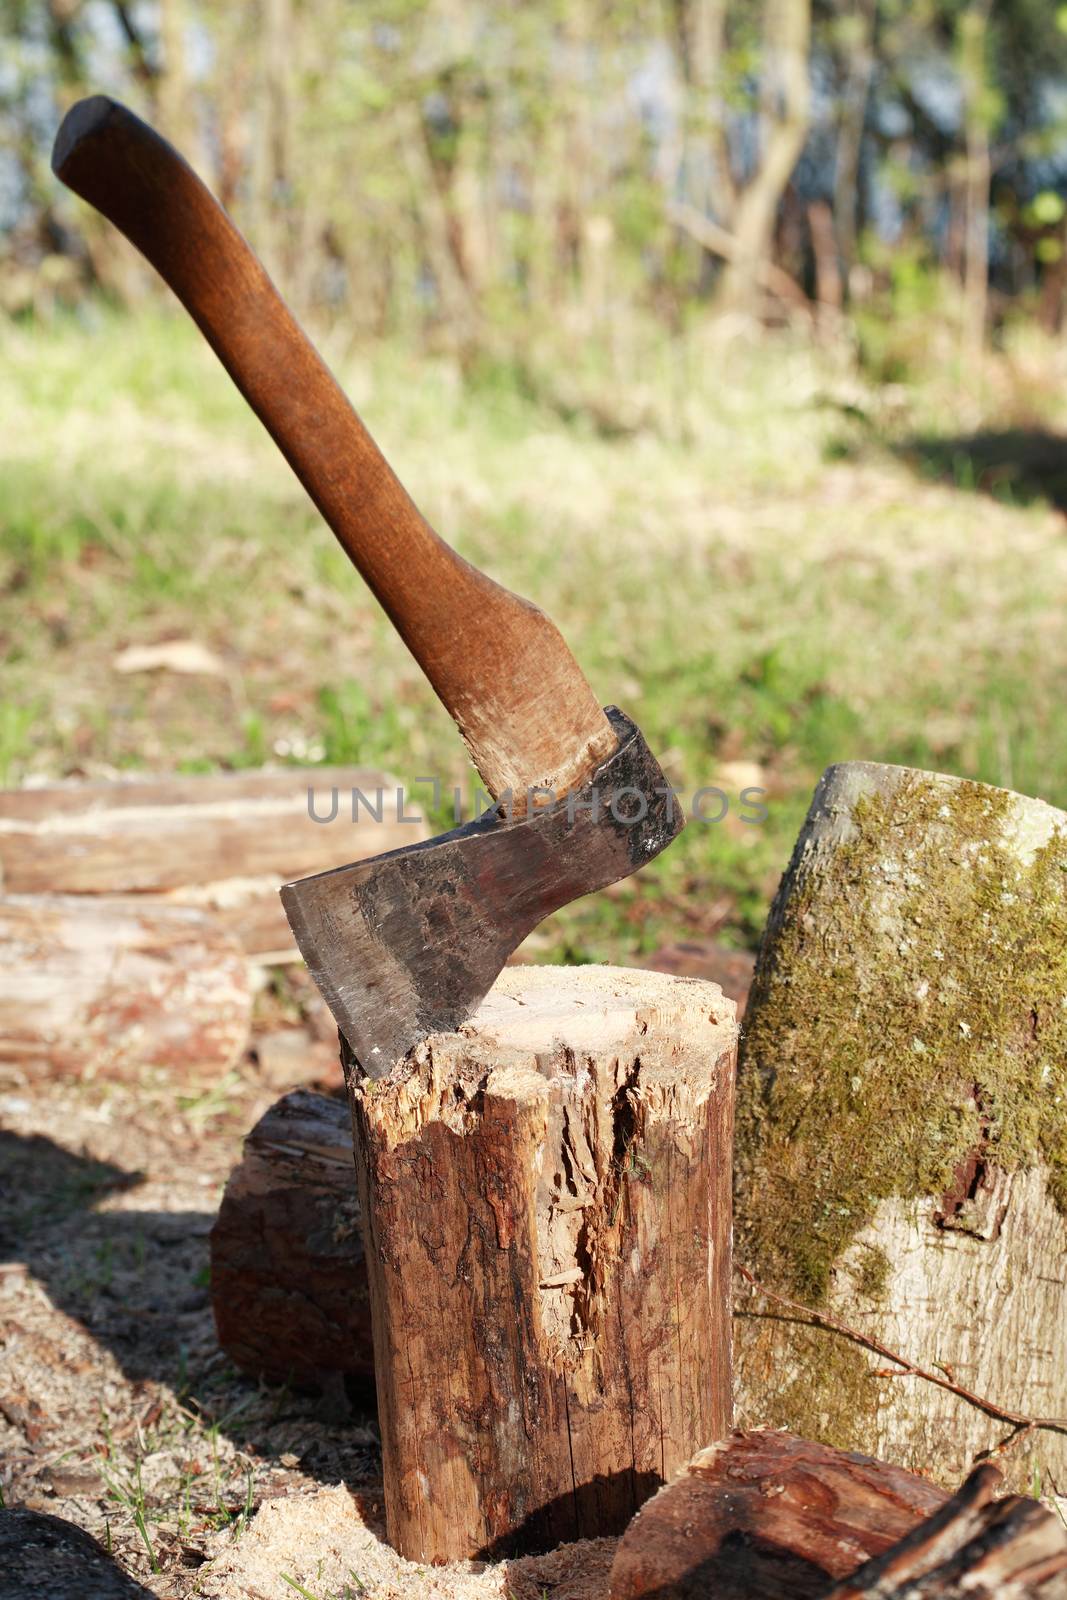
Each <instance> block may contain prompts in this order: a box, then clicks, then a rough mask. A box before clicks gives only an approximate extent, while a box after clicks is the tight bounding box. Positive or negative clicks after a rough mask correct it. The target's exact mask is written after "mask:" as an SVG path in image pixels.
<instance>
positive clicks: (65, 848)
mask: <svg viewBox="0 0 1067 1600" xmlns="http://www.w3.org/2000/svg"><path fill="white" fill-rule="evenodd" d="M309 789H310V790H311V791H312V795H313V800H312V803H311V806H310V808H309V801H308V791H309ZM353 791H358V792H359V793H358V795H357V797H356V799H355V802H353ZM335 796H336V817H334V819H333V820H332V821H327V820H326V819H327V818H329V817H330V815H331V812H332V811H333V809H334V799H335ZM360 796H362V797H363V798H360ZM353 804H354V805H355V812H356V815H355V817H353ZM372 808H373V809H372ZM312 813H313V815H312ZM379 813H380V820H378V814H379ZM403 816H404V818H405V820H404V821H401V820H400V811H399V809H398V805H397V780H396V779H395V778H391V777H388V776H386V775H384V774H382V773H380V772H371V771H367V770H364V769H362V768H354V767H310V768H306V769H300V768H296V767H291V768H285V769H284V770H282V771H276V772H244V773H219V774H212V775H205V776H202V777H172V778H156V779H131V780H125V781H123V782H121V783H64V784H57V785H53V786H50V787H44V788H39V789H9V790H0V887H2V888H3V890H4V892H5V893H6V894H84V895H98V894H126V893H131V894H132V893H136V894H139V895H153V896H155V895H161V896H166V897H167V898H168V899H170V900H173V901H175V902H176V903H178V904H184V905H193V906H199V907H203V908H205V909H208V910H211V911H213V912H214V914H215V916H216V918H217V919H218V923H219V925H220V927H222V928H223V929H228V930H230V931H231V932H233V933H234V934H235V935H236V937H237V938H238V939H239V940H240V942H241V944H242V945H243V947H244V949H245V950H246V951H248V952H249V953H253V954H265V953H272V954H276V955H279V956H282V957H285V956H288V955H289V954H290V953H291V954H292V956H293V957H294V958H295V955H296V947H295V945H294V944H293V940H292V936H291V934H290V932H289V927H288V924H287V923H286V920H285V915H284V913H283V911H282V908H281V905H280V903H279V900H278V893H277V891H278V885H279V884H280V883H282V882H284V881H285V880H286V879H289V878H299V877H303V876H305V875H307V874H310V873H313V872H322V871H325V870H327V869H328V868H330V867H335V866H336V865H337V863H338V862H339V861H355V860H358V859H359V858H360V857H361V856H371V855H378V854H380V853H381V852H382V851H385V850H393V849H396V848H397V847H398V846H400V845H409V844H415V843H417V842H418V841H419V840H420V839H425V838H426V837H427V831H426V825H425V823H424V821H423V818H422V815H421V812H420V811H419V809H418V807H417V806H415V805H414V804H413V803H412V802H411V801H410V800H408V801H406V802H405V805H404V810H403ZM316 818H319V819H321V820H315V819H316Z"/></svg>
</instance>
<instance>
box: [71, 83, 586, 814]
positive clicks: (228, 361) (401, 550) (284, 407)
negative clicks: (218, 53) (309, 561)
mask: <svg viewBox="0 0 1067 1600" xmlns="http://www.w3.org/2000/svg"><path fill="white" fill-rule="evenodd" d="M52 167H53V170H54V172H55V173H56V175H57V177H59V178H61V179H62V180H63V182H64V183H65V184H67V185H68V186H69V187H70V188H71V189H73V190H74V192H75V193H76V194H78V195H80V196H81V197H82V199H84V200H88V201H89V202H90V204H92V205H93V206H95V207H96V209H97V210H98V211H100V212H102V213H103V215H104V216H105V217H107V218H108V220H109V221H110V222H113V223H114V225H115V226H116V227H117V228H118V229H119V230H120V231H121V232H122V233H124V234H125V235H126V237H127V239H129V240H130V241H131V242H132V243H133V244H135V245H136V246H137V248H138V250H140V251H141V253H142V255H144V256H145V257H146V258H147V259H148V260H149V261H150V262H151V264H152V266H153V267H155V269H156V271H157V272H158V273H159V274H160V276H161V277H162V278H163V279H164V280H165V282H166V283H167V284H169V286H170V288H171V289H173V291H174V293H175V294H176V295H177V297H178V299H179V300H180V301H181V303H182V305H183V306H184V307H185V309H186V310H187V311H188V312H189V314H190V315H191V316H192V317H193V319H194V321H195V322H196V323H197V324H198V326H199V327H200V329H201V331H202V332H203V334H204V335H205V337H206V338H207V340H208V342H209V344H211V346H212V347H213V349H214V350H215V352H216V354H217V355H218V357H219V359H220V360H221V361H222V364H223V366H224V367H225V368H226V370H227V371H228V372H229V374H230V376H231V378H232V379H233V380H234V382H235V383H236V385H237V387H238V389H240V391H241V393H242V394H243V395H244V397H245V399H246V400H247V401H248V403H249V405H250V406H251V407H252V409H253V411H254V412H255V413H256V415H257V416H258V417H259V419H260V421H261V422H262V423H263V424H264V426H265V427H266V429H267V431H268V432H269V433H270V435H271V437H272V438H273V439H274V440H275V442H276V443H277V445H278V446H279V448H280V449H281V451H282V454H283V455H284V456H285V458H286V460H287V461H288V462H289V464H290V466H291V467H292V468H293V471H294V472H295V473H296V475H297V477H298V478H299V479H300V481H301V483H302V484H303V485H304V488H305V489H306V490H307V492H308V494H309V495H310V496H311V498H312V500H313V501H314V502H315V504H316V506H317V507H318V508H319V510H320V511H321V513H322V515H323V517H324V518H325V519H326V521H327V523H328V524H329V525H330V527H331V528H332V529H333V531H334V533H335V534H336V535H337V538H338V539H339V540H340V542H341V544H342V545H343V546H344V548H345V550H346V551H347V552H348V555H349V556H350V557H351V559H352V561H353V562H354V564H355V565H356V567H357V568H358V569H359V571H360V572H361V573H362V575H363V577H364V578H365V579H366V581H367V583H368V584H369V586H370V588H371V589H372V590H373V592H374V593H375V595H376V596H377V597H378V599H379V600H380V601H381V604H382V605H383V607H384V608H385V610H386V612H387V613H388V615H389V617H390V619H391V620H392V622H393V624H394V625H395V627H396V629H397V631H398V632H399V633H400V635H401V637H402V638H403V640H404V642H405V643H406V644H407V646H408V648H409V649H410V650H411V652H412V654H413V655H414V657H415V659H416V660H417V661H418V663H419V665H420V666H421V667H422V669H423V671H424V672H425V674H426V676H427V677H428V678H429V680H430V682H431V684H432V685H433V687H434V689H435V690H436V691H437V694H438V695H439V697H440V698H441V700H442V701H443V703H444V705H445V706H446V708H447V709H448V711H449V712H450V713H451V714H452V716H453V717H454V718H455V720H456V723H457V724H458V726H459V730H460V733H461V734H462V735H463V738H464V741H465V742H466V745H467V748H468V750H469V752H470V756H471V759H472V761H473V762H474V765H475V766H476V767H477V769H478V771H479V773H480V774H481V777H482V780H483V782H484V783H485V785H486V787H487V788H488V789H489V791H490V792H491V793H492V794H493V795H494V797H499V796H500V795H501V794H503V793H505V792H506V791H508V790H511V791H513V793H514V796H515V810H516V811H519V810H521V798H520V797H521V796H522V795H523V794H524V792H525V791H526V790H527V789H528V788H530V787H531V786H533V785H544V786H545V787H547V788H550V789H553V790H554V791H556V792H557V793H559V794H563V793H569V792H570V791H571V790H572V789H574V788H577V787H578V786H579V785H580V784H581V783H582V782H583V781H584V780H586V779H587V778H588V777H589V776H590V774H591V772H592V771H593V770H594V769H595V768H596V767H597V766H598V765H599V764H600V762H601V761H602V760H604V759H605V758H606V757H607V756H608V755H609V754H610V753H611V752H612V751H613V750H614V748H615V743H616V741H615V736H614V734H613V732H612V730H611V726H610V724H609V722H608V720H607V718H606V717H605V715H604V712H603V710H602V709H601V707H600V704H599V702H598V701H597V699H596V697H595V696H594V694H593V691H592V689H591V688H590V686H589V684H588V683H587V682H586V679H585V677H584V676H583V674H582V671H581V668H580V667H579V666H578V663H577V662H576V661H575V659H574V657H573V656H572V654H571V653H570V651H569V649H568V648H567V645H566V644H565V642H564V640H563V638H562V636H561V634H560V633H559V630H558V629H557V628H556V627H555V625H554V623H552V622H551V620H550V619H549V618H548V617H546V616H545V615H544V613H543V612H541V611H539V610H538V609H537V607H536V606H532V605H530V604H529V602H528V601H526V600H522V599H520V598H519V597H518V596H517V595H513V594H511V593H510V592H509V591H508V590H507V589H503V588H501V586H500V585H499V584H497V583H494V582H493V580H492V579H491V578H488V577H486V576H485V574H484V573H481V572H479V571H478V570H477V568H475V567H472V566H471V565H470V563H469V562H467V561H464V560H463V559H462V557H460V556H458V555H457V554H456V553H455V551H453V550H452V549H451V548H450V547H449V546H448V545H447V544H445V543H444V541H443V540H442V539H440V538H438V536H437V534H435V533H434V531H433V529H432V528H431V527H430V526H429V524H428V523H427V522H425V521H424V519H423V518H422V517H421V516H420V514H419V512H418V510H417V509H416V507H415V506H414V504H413V503H412V501H411V500H410V499H409V497H408V495H407V493H406V492H405V490H404V488H403V486H402V484H401V483H400V481H399V480H398V479H397V477H396V475H395V474H394V473H393V471H392V469H391V468H390V466H389V464H388V462H387V461H386V460H385V457H384V456H383V455H382V453H381V451H380V450H379V449H378V447H377V445H376V444H375V443H374V440H373V439H372V438H371V436H370V434H369V433H368V432H367V430H366V428H365V427H364V426H363V423H362V422H361V421H360V419H359V417H358V416H357V415H356V413H355V411H354V410H353V409H352V407H351V405H350V404H349V402H348V400H347V399H346V398H345V395H344V394H343V393H342V391H341V389H340V387H339V386H338V384H337V382H336V380H335V379H334V377H333V376H332V374H331V373H330V371H329V369H328V368H327V367H326V365H325V363H324V362H323V361H322V359H321V357H320V356H319V355H318V354H317V352H316V351H315V350H314V349H313V347H312V345H311V343H310V341H309V340H308V338H307V337H306V335H305V334H304V333H303V332H302V330H301V329H300V327H299V326H298V325H297V323H296V321H295V319H294V318H293V316H292V314H291V313H290V312H289V310H288V308H287V307H286V305H285V304H284V302H283V300H282V298H281V296H280V295H279V294H278V291H277V290H276V289H275V287H274V285H273V284H272V283H271V281H270V279H269V278H268V276H267V274H266V272H265V271H264V269H263V267H262V265H261V264H260V262H259V261H258V260H257V258H256V257H255V255H254V254H253V252H252V251H251V249H250V248H249V246H248V245H247V243H246V242H245V240H244V239H243V238H242V236H241V234H240V233H239V232H238V231H237V229H236V228H235V227H234V225H233V223H232V222H231V221H230V219H229V218H228V217H227V215H226V213H225V212H224V211H223V210H222V208H221V206H220V205H219V204H218V203H217V201H216V200H215V199H214V198H213V196H212V195H211V194H210V193H209V191H208V190H207V189H206V188H205V186H204V185H203V184H202V183H201V181H200V179H199V178H198V177H197V176H196V174H195V173H194V172H193V170H192V168H191V167H190V166H189V165H188V164H187V163H186V162H185V161H184V160H183V159H182V157H181V156H180V155H179V154H178V152H177V151H176V150H175V149H174V148H173V147H172V146H171V145H170V144H168V143H167V141H166V140H165V139H163V138H161V136H160V135H159V134H158V133H156V132H155V131H154V130H153V129H152V128H150V127H148V126H147V124H145V123H144V122H142V121H141V120H140V118H138V117H136V116H134V114H133V113H132V112H131V111H129V110H127V109H126V107H125V106H121V105H118V104H116V103H115V102H114V101H112V100H108V99H106V98H105V97H104V96H102V95H94V96H93V97H92V98H91V99H88V100H82V101H80V102H79V103H78V104H77V105H75V106H74V107H73V108H72V109H71V110H70V111H69V112H68V113H67V115H66V117H65V118H64V120H63V125H62V127H61V128H60V130H59V133H58V135H57V136H56V143H55V149H54V151H53V153H52Z"/></svg>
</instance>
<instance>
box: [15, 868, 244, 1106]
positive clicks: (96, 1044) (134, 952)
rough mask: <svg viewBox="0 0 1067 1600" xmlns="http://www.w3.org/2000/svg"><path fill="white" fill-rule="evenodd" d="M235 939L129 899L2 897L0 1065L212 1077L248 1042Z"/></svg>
mask: <svg viewBox="0 0 1067 1600" xmlns="http://www.w3.org/2000/svg"><path fill="white" fill-rule="evenodd" d="M251 1009H252V999H251V990H250V987H249V980H248V964H247V961H246V958H245V955H244V953H243V951H242V950H241V948H240V946H239V945H238V944H237V941H236V940H235V939H234V938H233V937H232V936H231V935H230V934H227V933H225V932H223V931H222V930H221V929H220V928H218V927H217V926H216V925H215V923H214V921H213V919H212V918H211V917H210V916H207V915H205V914H204V913H203V912H200V911H194V910H192V909H190V908H188V907H184V906H167V905H160V904H159V903H158V902H152V901H145V900H143V899H141V898H140V897H139V896H136V895H129V896H111V895H91V896H90V895H85V896H82V895H36V894H32V895H9V896H6V897H4V896H0V1064H2V1065H5V1066H13V1067H15V1068H16V1069H18V1070H19V1071H20V1072H22V1073H24V1074H27V1075H30V1076H45V1075H47V1074H49V1073H53V1072H62V1073H70V1074H72V1075H76V1076H78V1077H83V1078H91V1077H95V1076H101V1077H130V1076H135V1075H136V1074H137V1073H138V1072H140V1071H141V1070H142V1069H143V1068H145V1067H167V1068H171V1069H173V1070H175V1071H178V1072H182V1073H195V1074H202V1075H204V1076H210V1077H213V1078H214V1077H217V1076H218V1075H219V1074H221V1073H223V1072H225V1071H226V1070H227V1069H228V1068H229V1067H231V1066H232V1065H233V1064H234V1062H235V1061H236V1060H237V1059H238V1057H239V1056H240V1054H241V1052H242V1050H243V1049H244V1047H245V1044H246V1042H247V1039H248V1029H249V1021H250V1017H251Z"/></svg>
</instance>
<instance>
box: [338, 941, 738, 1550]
mask: <svg viewBox="0 0 1067 1600" xmlns="http://www.w3.org/2000/svg"><path fill="white" fill-rule="evenodd" d="M736 1031H737V1030H736V1024H735V1022H734V1007H733V1005H732V1003H731V1002H729V1001H727V1000H725V999H724V998H723V996H722V993H721V991H720V990H719V989H718V988H717V987H715V986H714V985H712V984H707V983H702V982H699V981H697V980H692V979H683V978H671V977H667V976H664V975H662V974H659V973H646V972H636V971H632V970H627V971H622V970H616V969H612V968H604V967H582V968H578V969H576V970H573V971H572V970H565V969H562V968H547V969H540V970H539V969H535V968H530V967H519V968H512V969H509V970H506V971H505V972H504V973H502V974H501V977H500V978H499V979H498V981H497V983H496V985H495V986H494V988H493V990H492V991H491V993H490V994H489V996H488V997H487V999H486V1000H485V1002H484V1003H483V1005H482V1006H481V1008H480V1009H479V1011H478V1013H477V1014H476V1016H475V1017H474V1018H473V1019H472V1020H471V1021H470V1022H469V1023H467V1024H465V1025H464V1027H463V1028H462V1029H460V1030H459V1031H458V1032H456V1033H450V1034H438V1035H436V1036H434V1037H432V1038H430V1039H429V1040H427V1041H426V1042H425V1043H424V1044H422V1045H420V1046H418V1047H417V1049H416V1050H415V1052H413V1054H412V1056H411V1057H410V1058H409V1059H408V1060H407V1061H406V1062H402V1063H400V1064H398V1066H397V1068H395V1069H394V1072H393V1074H392V1076H391V1077H389V1078H386V1079H384V1080H380V1081H378V1082H376V1083H364V1084H362V1085H360V1084H357V1083H356V1082H355V1080H354V1079H353V1080H352V1083H351V1088H352V1104H353V1120H354V1127H355V1138H356V1152H357V1159H356V1166H357V1171H358V1172H359V1177H360V1198H361V1203H362V1207H363V1216H364V1230H365V1243H366V1256H367V1264H368V1276H369V1281H370V1292H371V1309H372V1314H373V1324H374V1354H375V1373H376V1382H377V1389H378V1414H379V1421H380V1426H381V1434H382V1448H383V1456H384V1476H385V1501H386V1521H387V1529H388V1536H389V1539H390V1541H391V1543H392V1544H393V1545H394V1546H395V1547H396V1549H397V1550H399V1551H400V1553H401V1554H402V1555H404V1556H407V1557H409V1558H412V1559H416V1560H425V1561H434V1562H438V1561H448V1560H453V1559H458V1558H463V1557H470V1556H500V1555H505V1554H510V1553H513V1552H518V1551H535V1550H541V1549H546V1548H549V1547H551V1546H552V1545H554V1544H556V1543H558V1542H560V1541H562V1540H569V1539H578V1538H584V1537H589V1536H595V1535H599V1534H607V1533H612V1532H617V1531H619V1530H620V1529H621V1528H622V1527H624V1526H625V1524H626V1522H627V1521H628V1520H629V1518H630V1517H631V1516H632V1514H633V1512H634V1511H635V1510H636V1508H637V1506H639V1505H640V1504H641V1502H642V1500H644V1499H645V1498H646V1496H647V1495H649V1494H650V1493H651V1492H652V1491H653V1490H654V1489H655V1488H656V1487H657V1485H658V1484H660V1483H662V1482H663V1481H664V1480H665V1479H667V1478H669V1477H670V1476H671V1475H672V1474H673V1473H674V1472H675V1470H676V1469H677V1468H678V1467H679V1466H681V1465H682V1463H683V1462H685V1461H686V1460H687V1459H688V1458H689V1456H690V1455H691V1454H692V1452H693V1449H694V1448H695V1447H696V1445H697V1444H698V1443H699V1441H700V1440H701V1439H706V1438H708V1437H715V1436H718V1435H719V1434H721V1433H722V1432H723V1431H724V1429H725V1428H726V1427H727V1426H728V1419H729V1416H730V1396H731V1373H730V1329H729V1271H730V1180H729V1171H730V1142H731V1118H732V1099H733V1062H734V1050H735V1040H736Z"/></svg>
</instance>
